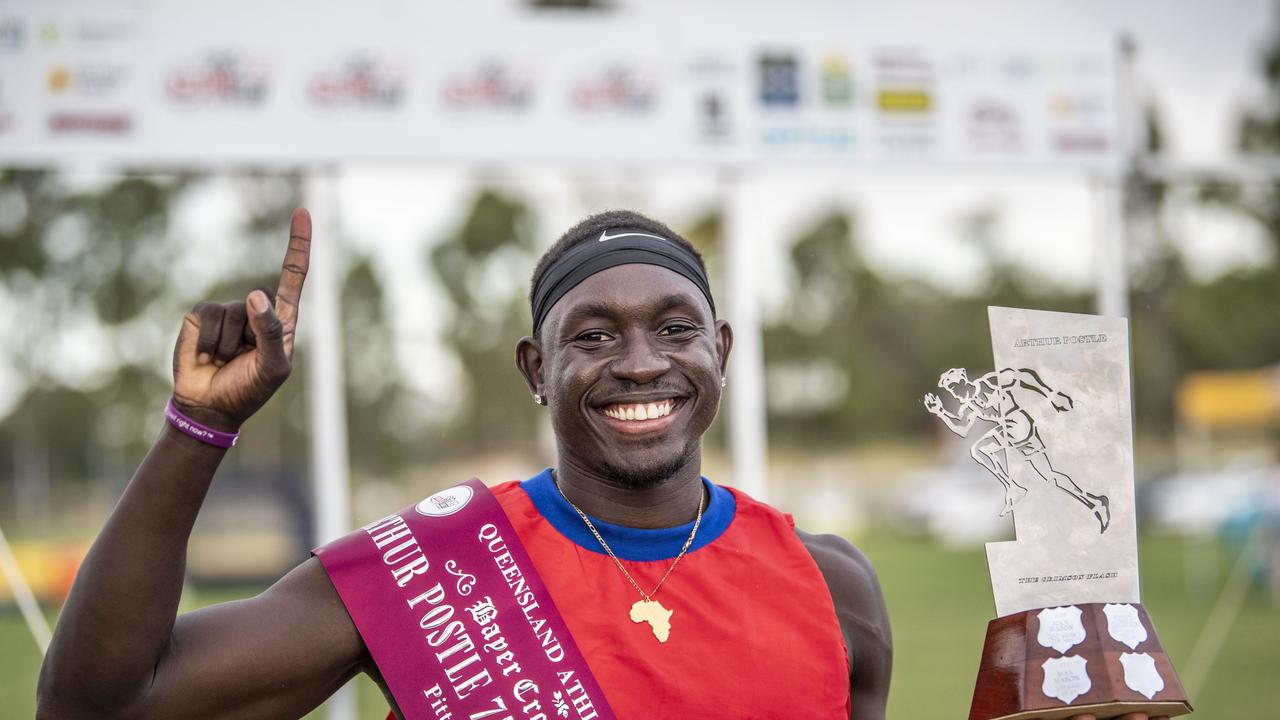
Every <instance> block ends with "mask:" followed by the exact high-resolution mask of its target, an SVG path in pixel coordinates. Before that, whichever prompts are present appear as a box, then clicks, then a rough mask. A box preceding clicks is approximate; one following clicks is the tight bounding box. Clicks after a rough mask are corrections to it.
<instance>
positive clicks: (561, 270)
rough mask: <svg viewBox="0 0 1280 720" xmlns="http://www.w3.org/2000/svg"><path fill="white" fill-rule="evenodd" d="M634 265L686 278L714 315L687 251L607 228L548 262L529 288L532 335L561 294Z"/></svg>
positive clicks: (702, 274) (703, 279) (703, 276)
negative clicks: (617, 268)
mask: <svg viewBox="0 0 1280 720" xmlns="http://www.w3.org/2000/svg"><path fill="white" fill-rule="evenodd" d="M632 263H638V264H641V265H657V266H658V267H664V268H666V269H668V270H670V271H672V272H675V273H679V274H680V275H683V276H684V277H686V278H688V280H689V282H691V283H693V284H694V285H696V286H697V287H698V289H699V290H701V291H702V295H703V297H705V298H706V299H707V303H708V304H709V305H711V314H712V315H715V312H716V301H715V300H712V299H711V284H710V283H709V282H707V273H706V271H705V270H703V268H702V263H700V262H699V261H698V257H697V256H696V255H694V254H693V252H692V251H691V250H689V249H688V248H686V247H685V246H683V245H681V244H680V243H677V242H675V241H674V240H670V239H667V238H665V237H662V236H661V235H655V234H653V233H650V232H645V231H643V230H636V229H633V228H610V229H608V230H604V231H602V232H601V233H600V237H599V238H597V239H595V240H589V241H587V242H583V243H580V244H578V245H575V246H574V247H572V248H570V249H569V250H568V252H566V253H565V254H563V255H561V256H560V257H558V258H556V259H555V260H554V261H552V263H551V265H550V267H548V268H547V271H546V272H544V273H543V274H542V277H540V278H539V279H538V284H537V285H535V286H534V288H533V332H534V334H535V335H536V334H537V332H538V329H539V328H541V327H542V321H543V320H545V319H546V318H547V313H549V312H551V308H552V306H554V305H555V304H556V302H557V301H559V300H560V298H562V297H564V295H565V293H567V292H569V291H570V290H572V289H574V288H575V287H577V286H578V283H581V282H582V281H583V280H586V279H587V278H589V277H591V276H592V275H595V274H596V273H598V272H600V271H601V270H608V269H609V268H611V267H615V266H618V265H629V264H632Z"/></svg>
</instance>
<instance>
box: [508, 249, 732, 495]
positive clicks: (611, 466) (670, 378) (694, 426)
mask: <svg viewBox="0 0 1280 720" xmlns="http://www.w3.org/2000/svg"><path fill="white" fill-rule="evenodd" d="M731 337H732V336H731V333H730V330H729V327H728V323H726V322H725V321H723V320H721V321H716V320H715V318H714V317H713V316H712V314H711V309H710V307H709V306H708V304H707V301H706V299H705V298H704V297H703V296H702V294H701V293H700V292H699V291H698V289H697V287H696V286H694V284H693V283H691V282H689V281H688V280H687V279H685V278H684V277H682V276H680V275H679V274H677V273H674V272H672V271H670V270H667V269H666V268H662V267H657V266H654V265H641V264H635V265H620V266H617V267H613V268H609V269H608V270H604V271H601V272H599V273H596V274H595V275H592V276H591V277H589V278H587V279H586V280H584V281H583V282H582V283H581V284H579V285H578V286H577V287H575V288H574V289H573V290H571V291H570V292H568V293H567V294H566V295H565V296H564V297H562V298H561V299H560V300H559V301H558V302H557V303H556V304H555V306H554V307H553V308H552V309H551V312H550V313H548V315H547V318H546V320H545V321H544V322H543V325H542V328H541V330H540V335H539V337H538V338H537V340H536V341H533V340H532V339H526V340H523V341H521V344H520V348H519V349H518V352H519V353H520V364H521V370H522V371H523V372H524V373H525V376H526V378H527V379H528V380H529V383H530V385H531V386H532V387H533V388H534V390H535V392H541V394H542V395H544V396H545V397H546V398H547V404H548V407H549V409H550V412H551V424H552V427H553V428H554V430H555V434H556V442H557V444H558V446H559V451H560V462H561V464H572V465H574V466H576V467H578V468H580V469H582V470H586V471H588V472H591V473H596V474H601V475H604V476H606V477H607V478H609V479H610V480H612V481H615V482H618V483H619V484H622V485H626V486H631V487H646V486H651V485H653V484H655V483H657V482H660V481H662V480H663V479H665V478H667V477H670V476H671V475H673V474H674V473H675V472H676V471H677V470H678V469H679V468H681V467H683V466H685V465H686V464H688V463H689V462H695V461H698V459H699V457H700V456H699V451H700V448H701V440H702V434H703V433H704V432H706V430H707V428H708V427H709V426H710V425H711V421H712V420H713V419H714V418H715V415H716V410H717V408H718V407H719V403H720V378H721V376H722V375H723V371H724V363H725V361H726V360H727V358H728V352H729V346H730V343H731Z"/></svg>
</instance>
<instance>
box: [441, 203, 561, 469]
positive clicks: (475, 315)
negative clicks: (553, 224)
mask: <svg viewBox="0 0 1280 720" xmlns="http://www.w3.org/2000/svg"><path fill="white" fill-rule="evenodd" d="M535 259H536V258H535V255H534V243H533V223H532V217H531V214H530V212H529V211H528V209H527V208H526V207H525V206H524V205H523V204H522V203H520V202H519V201H518V200H515V199H513V198H509V197H507V196H505V195H502V194H500V193H498V192H497V191H494V190H482V191H480V192H479V193H478V194H477V195H476V198H475V200H474V202H473V203H472V206H471V209H470V211H469V212H468V213H467V215H466V217H465V218H464V219H463V221H462V223H461V224H460V225H459V226H458V227H457V229H456V230H454V231H453V232H452V233H450V234H449V236H448V237H447V238H445V240H444V241H443V242H441V243H439V244H438V245H436V246H435V247H434V248H433V249H432V250H431V251H430V254H429V257H428V261H429V267H430V269H431V271H432V272H433V274H434V275H435V277H436V278H437V280H439V282H440V284H441V287H442V288H443V289H444V291H445V293H446V295H448V297H449V300H450V302H451V304H452V305H453V312H452V313H451V315H450V316H449V319H448V321H447V323H446V328H445V341H446V342H447V343H448V344H449V346H450V347H451V348H452V349H453V351H454V353H455V354H456V355H457V358H458V362H459V366H460V369H461V372H462V376H463V377H462V386H463V387H462V390H463V392H462V397H463V399H464V402H463V403H462V404H461V406H460V407H459V409H458V411H457V414H456V416H455V418H454V421H453V422H452V423H451V425H450V427H449V428H447V429H446V430H445V431H444V432H443V433H442V435H444V436H446V437H447V438H449V440H450V441H451V442H450V443H449V445H450V447H452V448H454V449H456V450H484V449H494V448H509V447H511V445H512V443H516V444H519V443H521V442H523V443H527V444H530V445H532V444H533V443H534V442H535V441H536V439H537V429H538V419H539V413H538V412H536V410H537V408H536V407H535V406H534V404H533V402H532V401H529V402H512V399H513V398H520V397H526V396H528V394H529V390H528V388H527V387H525V384H524V381H523V380H522V379H521V378H520V375H519V373H517V372H516V371H515V369H514V366H513V362H514V361H513V358H514V357H515V350H514V348H515V344H514V338H518V337H520V336H522V335H527V334H528V333H529V332H530V327H529V326H530V322H531V321H530V318H529V310H528V305H527V300H526V298H525V290H526V289H527V286H526V285H525V284H524V283H519V284H513V283H511V282H510V281H509V280H508V278H511V277H520V276H521V274H522V273H524V272H526V271H527V269H528V268H530V267H532V266H533V263H534V260H535ZM495 278H501V279H495Z"/></svg>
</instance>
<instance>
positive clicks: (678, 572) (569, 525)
mask: <svg viewBox="0 0 1280 720" xmlns="http://www.w3.org/2000/svg"><path fill="white" fill-rule="evenodd" d="M704 482H706V484H707V486H708V488H709V489H710V490H711V502H710V503H709V504H708V506H707V508H706V510H705V511H704V513H703V518H702V523H701V525H700V527H699V529H698V535H697V538H696V539H695V542H694V544H693V545H692V546H691V547H690V550H689V552H688V553H687V554H686V555H685V557H684V558H683V559H682V560H681V561H680V564H679V565H678V566H677V567H676V569H675V571H674V572H673V573H672V574H671V576H670V577H669V578H668V579H667V581H666V583H665V584H664V585H663V586H662V589H661V590H660V591H659V592H658V594H657V595H656V596H654V599H655V600H658V601H659V602H660V603H662V605H663V606H665V607H666V608H667V609H669V610H672V611H674V612H673V615H672V617H671V621H670V625H671V632H670V637H669V639H668V641H667V642H666V643H659V642H658V641H657V639H656V638H655V637H654V634H653V632H652V630H651V629H650V627H649V625H648V624H646V623H643V622H641V623H635V622H632V621H631V619H630V615H629V613H630V609H631V605H632V604H633V603H635V602H636V601H637V600H639V599H640V596H639V594H638V593H637V592H636V590H635V588H633V587H632V586H631V583H629V582H628V581H627V579H626V577H624V576H623V575H622V573H621V572H619V570H618V568H617V566H615V565H614V563H613V561H612V560H611V559H610V558H609V556H608V555H606V554H604V551H603V550H602V549H601V547H600V543H599V542H598V541H597V540H596V539H595V537H593V536H592V535H591V534H590V532H589V531H588V530H587V528H586V525H585V523H583V522H582V518H580V517H578V515H577V514H576V513H575V512H574V510H573V509H572V508H571V507H569V505H568V503H567V502H566V501H565V500H564V498H563V497H562V496H561V495H560V494H559V493H558V492H557V491H556V489H555V486H554V484H553V481H552V475H551V471H550V469H548V470H545V471H543V472H542V473H540V474H538V475H536V476H534V477H533V478H530V479H529V480H526V481H524V482H522V483H518V482H507V483H503V484H501V485H498V486H496V487H494V488H493V492H494V495H495V496H497V498H498V501H499V502H500V503H501V504H502V506H503V508H504V509H505V510H506V512H507V515H508V517H509V518H510V519H511V523H512V525H514V526H515V529H516V532H517V533H518V534H519V535H520V539H521V541H523V543H524V546H525V548H526V549H527V550H528V551H529V555H530V556H531V557H532V558H533V562H534V565H535V566H536V567H537V569H538V573H539V574H540V575H541V576H542V579H543V581H544V582H545V583H546V585H547V588H548V590H550V592H551V596H552V597H553V598H554V599H555V603H556V606H557V607H558V608H559V610H560V613H561V614H562V615H563V616H564V619H565V622H566V623H567V624H568V626H569V630H570V631H571V632H572V633H573V637H574V640H575V641H576V642H577V644H578V647H579V648H580V649H581V650H582V653H583V655H585V656H586V659H587V663H588V664H589V665H590V666H591V669H592V671H593V672H594V674H595V676H596V679H597V680H598V681H599V682H600V686H601V687H602V688H603V689H604V692H605V695H606V696H607V698H608V700H609V704H610V706H612V708H613V710H614V712H615V714H617V716H618V717H619V718H622V719H623V720H630V719H631V718H682V719H684V718H703V719H705V718H733V719H734V720H745V719H747V718H806V719H807V720H827V719H830V720H836V719H839V720H847V718H848V717H849V702H850V698H849V663H848V658H847V656H846V654H845V646H844V638H843V636H842V635H841V633H840V626H839V623H838V622H837V620H836V614H835V607H834V605H833V604H832V601H831V594H830V592H829V591H828V590H827V585H826V582H825V581H824V580H823V578H822V574H821V572H820V571H819V570H818V566H817V565H816V564H815V563H814V561H813V558H812V557H811V556H810V555H809V552H808V550H806V549H805V547H804V545H802V544H801V543H800V539H799V538H798V537H796V534H795V530H794V521H793V520H792V519H791V516H790V515H784V514H783V513H781V512H779V511H777V510H775V509H773V508H772V507H769V506H768V505H765V504H763V503H760V502H757V501H755V500H753V499H751V498H750V497H748V496H747V495H745V494H743V493H741V492H738V491H736V490H729V489H726V488H723V487H719V486H716V485H712V484H711V483H710V482H709V481H704ZM592 522H593V523H595V524H596V528H597V529H598V530H599V531H600V533H601V535H602V536H604V538H605V541H606V542H607V543H609V547H610V548H612V549H613V551H614V553H615V554H617V555H618V557H619V558H620V559H622V561H623V564H624V565H625V566H626V568H627V570H628V571H629V572H630V573H631V575H632V577H634V578H635V579H636V582H638V583H640V585H641V587H643V588H645V590H646V591H649V590H651V589H652V588H653V586H654V584H656V583H657V582H658V580H659V579H660V578H661V577H662V575H663V573H665V572H666V571H667V567H668V566H669V565H670V564H671V559H672V558H674V557H675V556H676V555H677V554H678V553H679V551H680V546H681V545H682V544H683V543H684V541H685V539H686V538H688V536H689V533H690V531H691V530H692V529H693V523H689V524H687V525H683V526H679V527H675V528H664V529H660V530H636V529H633V528H626V527H622V526H618V525H610V524H609V523H604V522H600V521H597V520H596V519H595V518H592Z"/></svg>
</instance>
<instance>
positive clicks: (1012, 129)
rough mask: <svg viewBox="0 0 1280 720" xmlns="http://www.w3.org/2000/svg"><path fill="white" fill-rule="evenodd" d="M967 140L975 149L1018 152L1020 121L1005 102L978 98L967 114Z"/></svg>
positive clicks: (1020, 139) (1020, 138)
mask: <svg viewBox="0 0 1280 720" xmlns="http://www.w3.org/2000/svg"><path fill="white" fill-rule="evenodd" d="M966 121H967V125H968V134H969V144H970V146H971V147H972V148H973V150H975V151H977V152H983V153H985V152H1017V151H1019V150H1021V149H1022V148H1023V143H1024V138H1023V134H1022V122H1021V118H1019V116H1018V113H1017V112H1016V111H1015V110H1014V108H1013V107H1012V106H1011V105H1009V104H1008V103H1007V102H1004V101H1002V100H998V99H996V98H978V99H975V100H974V101H973V102H972V103H971V104H970V106H969V110H968V114H967V117H966Z"/></svg>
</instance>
